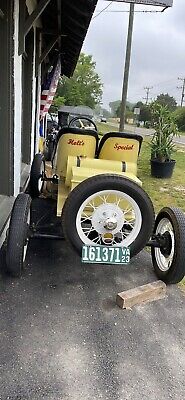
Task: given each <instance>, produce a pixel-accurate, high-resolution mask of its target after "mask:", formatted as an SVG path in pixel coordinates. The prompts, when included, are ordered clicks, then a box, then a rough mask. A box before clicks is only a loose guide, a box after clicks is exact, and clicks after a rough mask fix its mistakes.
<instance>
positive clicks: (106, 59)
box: [83, 0, 185, 109]
mask: <svg viewBox="0 0 185 400" xmlns="http://www.w3.org/2000/svg"><path fill="white" fill-rule="evenodd" d="M109 3H111V1H109V2H108V1H105V0H99V1H98V4H97V7H96V10H95V14H94V17H93V19H92V21H91V25H90V28H89V31H88V33H87V37H86V39H85V42H84V46H83V51H84V52H85V53H86V54H91V55H92V56H93V59H94V61H95V62H96V71H97V72H98V74H99V75H100V77H101V80H102V83H103V85H104V87H103V100H102V102H103V106H104V107H105V108H107V109H109V102H111V101H114V100H118V99H121V92H122V81H123V70H124V62H125V51H126V40H127V30H128V17H129V14H128V12H121V11H128V10H129V4H127V3H118V2H112V4H110V6H109V7H108V8H107V10H106V11H104V12H102V13H101V14H100V15H99V16H97V15H98V13H99V12H100V11H101V10H102V9H103V8H105V7H106V6H107V5H108V4H109ZM141 10H147V11H156V10H157V11H159V10H161V8H160V7H152V6H142V5H139V4H137V5H135V11H136V12H135V16H134V31H133V41H132V55H131V66H130V75H129V87H128V101H130V102H132V103H134V102H137V101H140V100H141V101H143V102H145V100H144V99H143V97H146V92H145V89H144V87H153V88H152V89H151V91H150V97H151V99H154V98H156V96H157V95H158V94H160V93H169V95H170V96H174V97H175V99H176V101H177V103H178V104H179V103H180V99H181V92H182V91H181V90H180V89H177V86H182V81H180V80H178V78H185V0H174V3H173V7H172V8H169V9H167V10H166V11H165V12H163V13H139V12H137V11H141ZM110 11H111V12H110ZM112 11H116V12H112Z"/></svg>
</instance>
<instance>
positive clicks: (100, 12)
mask: <svg viewBox="0 0 185 400" xmlns="http://www.w3.org/2000/svg"><path fill="white" fill-rule="evenodd" d="M112 3H114V0H113V1H111V3H109V4H108V5H107V6H106V7H105V8H103V10H101V11H99V13H98V14H97V15H95V16H94V17H93V19H95V18H97V17H99V15H100V14H102V13H103V12H105V10H107V8H109V7H110V6H111V4H112Z"/></svg>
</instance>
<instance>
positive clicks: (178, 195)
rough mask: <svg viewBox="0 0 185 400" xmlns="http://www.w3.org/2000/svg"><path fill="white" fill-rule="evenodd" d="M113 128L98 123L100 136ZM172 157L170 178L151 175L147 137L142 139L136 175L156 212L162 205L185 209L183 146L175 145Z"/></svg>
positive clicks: (184, 158)
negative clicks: (172, 163) (175, 149)
mask: <svg viewBox="0 0 185 400" xmlns="http://www.w3.org/2000/svg"><path fill="white" fill-rule="evenodd" d="M113 130H114V131H116V130H117V128H113V127H112V126H111V125H109V124H108V123H105V124H103V123H100V124H98V131H99V134H100V136H102V135H104V133H106V132H111V131H113ZM174 159H175V160H176V166H175V169H174V173H173V177H172V178H171V179H156V178H153V177H151V174H150V145H149V139H148V138H145V139H144V141H143V144H142V149H141V153H140V156H139V162H138V177H139V178H140V179H141V181H142V182H143V188H144V189H145V190H146V192H147V193H148V194H149V196H150V197H151V199H152V201H153V204H154V208H155V211H156V213H157V212H158V211H159V210H160V209H161V208H162V207H164V206H174V207H180V208H182V209H183V210H184V211H185V146H181V147H179V146H178V147H177V151H176V152H174Z"/></svg>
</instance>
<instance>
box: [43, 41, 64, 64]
mask: <svg viewBox="0 0 185 400" xmlns="http://www.w3.org/2000/svg"><path fill="white" fill-rule="evenodd" d="M59 37H60V36H55V37H53V38H52V39H51V41H50V43H49V44H48V46H47V47H46V48H45V50H44V51H43V53H42V55H41V56H40V58H39V60H38V63H39V64H41V63H42V62H43V61H44V60H45V58H46V57H47V55H48V54H49V52H50V51H51V50H52V48H53V46H54V45H55V43H56V42H57V40H58V39H59Z"/></svg>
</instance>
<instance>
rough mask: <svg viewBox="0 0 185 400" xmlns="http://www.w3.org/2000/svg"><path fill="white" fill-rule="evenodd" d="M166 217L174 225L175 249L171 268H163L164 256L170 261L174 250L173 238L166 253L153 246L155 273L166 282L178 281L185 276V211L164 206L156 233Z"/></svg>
mask: <svg viewBox="0 0 185 400" xmlns="http://www.w3.org/2000/svg"><path fill="white" fill-rule="evenodd" d="M164 218H165V219H167V220H168V221H169V222H170V223H171V225H172V227H173V236H174V251H173V253H172V259H171V265H170V264H169V269H167V270H162V266H163V260H164V259H163V257H165V260H166V262H168V260H169V256H170V254H171V253H170V252H171V251H172V241H171V239H170V242H171V244H170V248H169V249H168V252H166V253H165V252H164V250H163V249H155V248H153V247H152V248H151V254H152V262H153V266H154V270H155V273H156V275H157V277H158V278H159V279H161V280H163V281H164V282H166V283H178V282H180V281H181V280H182V279H183V278H184V276H185V251H184V245H185V216H184V213H183V212H182V211H181V210H180V209H178V208H175V207H164V208H163V209H162V210H161V211H160V212H159V214H158V215H157V218H156V221H155V226H154V234H155V233H160V232H158V231H159V230H160V227H159V223H160V221H162V220H163V219H164ZM169 253H170V254H169ZM162 256H163V257H162ZM169 262H170V261H169ZM164 265H165V264H164Z"/></svg>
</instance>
